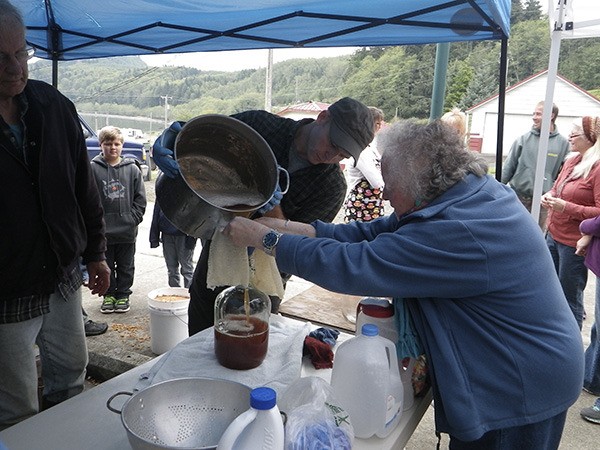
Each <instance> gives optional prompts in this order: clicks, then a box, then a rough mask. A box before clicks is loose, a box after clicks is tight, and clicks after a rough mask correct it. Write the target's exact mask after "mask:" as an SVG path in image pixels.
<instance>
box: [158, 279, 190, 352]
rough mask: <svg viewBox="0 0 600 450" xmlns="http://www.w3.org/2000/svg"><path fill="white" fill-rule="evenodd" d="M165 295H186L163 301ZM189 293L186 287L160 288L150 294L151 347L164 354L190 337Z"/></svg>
mask: <svg viewBox="0 0 600 450" xmlns="http://www.w3.org/2000/svg"><path fill="white" fill-rule="evenodd" d="M165 295H177V296H182V297H186V298H185V299H183V300H176V301H161V300H160V297H161V296H165ZM189 303H190V298H189V293H188V290H187V289H186V288H160V289H155V290H153V291H151V292H150V293H149V294H148V309H149V310H150V349H151V350H152V353H155V354H157V355H162V354H163V353H165V352H167V351H169V350H171V349H172V348H173V347H175V346H176V345H177V344H178V343H179V342H181V341H183V340H184V339H185V338H187V337H188V326H187V322H188V305H189Z"/></svg>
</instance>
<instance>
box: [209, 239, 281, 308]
mask: <svg viewBox="0 0 600 450" xmlns="http://www.w3.org/2000/svg"><path fill="white" fill-rule="evenodd" d="M206 285H207V287H208V288H209V289H214V288H216V287H217V286H252V287H254V288H256V289H258V290H259V291H262V292H264V293H265V294H267V295H276V296H277V297H279V298H283V294H284V289H283V282H282V280H281V275H280V274H279V269H278V268H277V263H276V262H275V258H273V257H272V256H269V255H267V254H265V253H264V252H262V251H259V250H255V251H254V252H253V253H252V255H251V256H250V257H248V250H247V248H246V247H241V248H240V247H236V246H235V245H233V243H232V242H231V241H230V240H229V238H227V237H226V236H224V235H223V233H221V231H219V230H217V231H215V232H214V234H213V237H212V240H211V243H210V253H209V255H208V272H207V276H206Z"/></svg>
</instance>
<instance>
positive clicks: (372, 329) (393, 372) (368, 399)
mask: <svg viewBox="0 0 600 450" xmlns="http://www.w3.org/2000/svg"><path fill="white" fill-rule="evenodd" d="M331 387H332V388H333V393H334V395H335V398H336V399H338V401H339V402H340V404H341V405H342V406H343V407H344V409H345V410H346V411H347V412H348V415H349V416H350V422H351V423H352V426H353V428H354V435H355V436H356V437H358V438H370V437H371V436H373V435H377V436H378V437H380V438H384V437H386V436H387V435H389V434H390V433H391V432H392V430H393V429H394V428H395V427H396V426H397V425H398V423H399V422H400V418H401V417H402V409H403V392H404V390H403V387H402V381H401V379H400V371H399V366H398V357H397V356H396V345H395V344H394V343H393V342H392V341H390V340H389V339H386V338H384V337H381V336H379V330H378V328H377V325H373V324H365V325H363V326H362V328H361V334H360V335H358V336H355V337H353V338H350V339H348V340H347V341H345V342H342V343H341V344H340V346H339V348H338V349H337V351H336V353H335V358H334V361H333V371H332V374H331Z"/></svg>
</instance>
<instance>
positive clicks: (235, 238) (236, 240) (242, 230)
mask: <svg viewBox="0 0 600 450" xmlns="http://www.w3.org/2000/svg"><path fill="white" fill-rule="evenodd" d="M270 229H271V228H269V227H268V226H266V225H263V224H261V223H260V222H258V221H256V220H250V219H246V218H245V217H234V218H233V219H232V220H231V222H229V223H228V224H227V226H226V227H225V228H224V229H223V234H224V235H225V236H227V237H228V238H229V239H231V241H232V242H233V244H234V245H236V246H237V247H254V248H258V249H259V250H262V248H263V244H262V239H263V237H264V236H265V234H267V233H268V232H269V230H270Z"/></svg>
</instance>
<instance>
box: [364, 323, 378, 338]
mask: <svg viewBox="0 0 600 450" xmlns="http://www.w3.org/2000/svg"><path fill="white" fill-rule="evenodd" d="M361 333H362V335H363V336H377V335H379V327H377V325H374V324H372V323H365V324H364V325H363V326H362V328H361Z"/></svg>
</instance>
